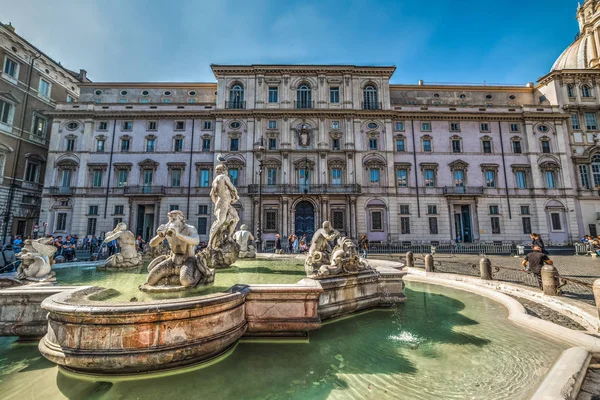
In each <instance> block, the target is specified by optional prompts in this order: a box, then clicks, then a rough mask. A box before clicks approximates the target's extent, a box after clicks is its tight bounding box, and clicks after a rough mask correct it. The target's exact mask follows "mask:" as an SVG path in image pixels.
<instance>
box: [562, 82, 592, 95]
mask: <svg viewBox="0 0 600 400" xmlns="http://www.w3.org/2000/svg"><path fill="white" fill-rule="evenodd" d="M579 90H580V93H581V97H594V90H593V89H592V87H591V86H590V85H588V84H585V83H584V84H583V85H581V86H580V87H579ZM567 95H568V96H569V97H575V85H574V84H572V83H569V84H568V85H567Z"/></svg>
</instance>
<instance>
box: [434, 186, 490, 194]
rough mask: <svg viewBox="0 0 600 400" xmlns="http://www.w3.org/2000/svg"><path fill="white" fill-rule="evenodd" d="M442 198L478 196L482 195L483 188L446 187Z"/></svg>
mask: <svg viewBox="0 0 600 400" xmlns="http://www.w3.org/2000/svg"><path fill="white" fill-rule="evenodd" d="M443 194H444V196H460V195H467V196H479V195H483V186H446V187H444V191H443Z"/></svg>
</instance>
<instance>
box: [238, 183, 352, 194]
mask: <svg viewBox="0 0 600 400" xmlns="http://www.w3.org/2000/svg"><path fill="white" fill-rule="evenodd" d="M258 189H259V188H258V185H257V184H252V185H249V186H248V194H258ZM262 192H263V194H304V193H315V194H324V193H333V194H336V193H340V194H360V193H361V187H360V185H310V184H306V185H304V184H302V185H262Z"/></svg>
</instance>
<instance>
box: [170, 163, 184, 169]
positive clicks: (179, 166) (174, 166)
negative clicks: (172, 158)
mask: <svg viewBox="0 0 600 400" xmlns="http://www.w3.org/2000/svg"><path fill="white" fill-rule="evenodd" d="M185 166H186V164H185V163H184V162H168V163H167V168H169V169H185Z"/></svg>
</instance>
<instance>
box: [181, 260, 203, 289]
mask: <svg viewBox="0 0 600 400" xmlns="http://www.w3.org/2000/svg"><path fill="white" fill-rule="evenodd" d="M199 279H200V271H199V270H198V268H196V257H189V258H188V259H187V260H186V261H185V263H184V264H183V266H182V267H181V270H180V271H179V282H181V286H185V287H189V286H195V285H196V284H197V283H198V280H199Z"/></svg>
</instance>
